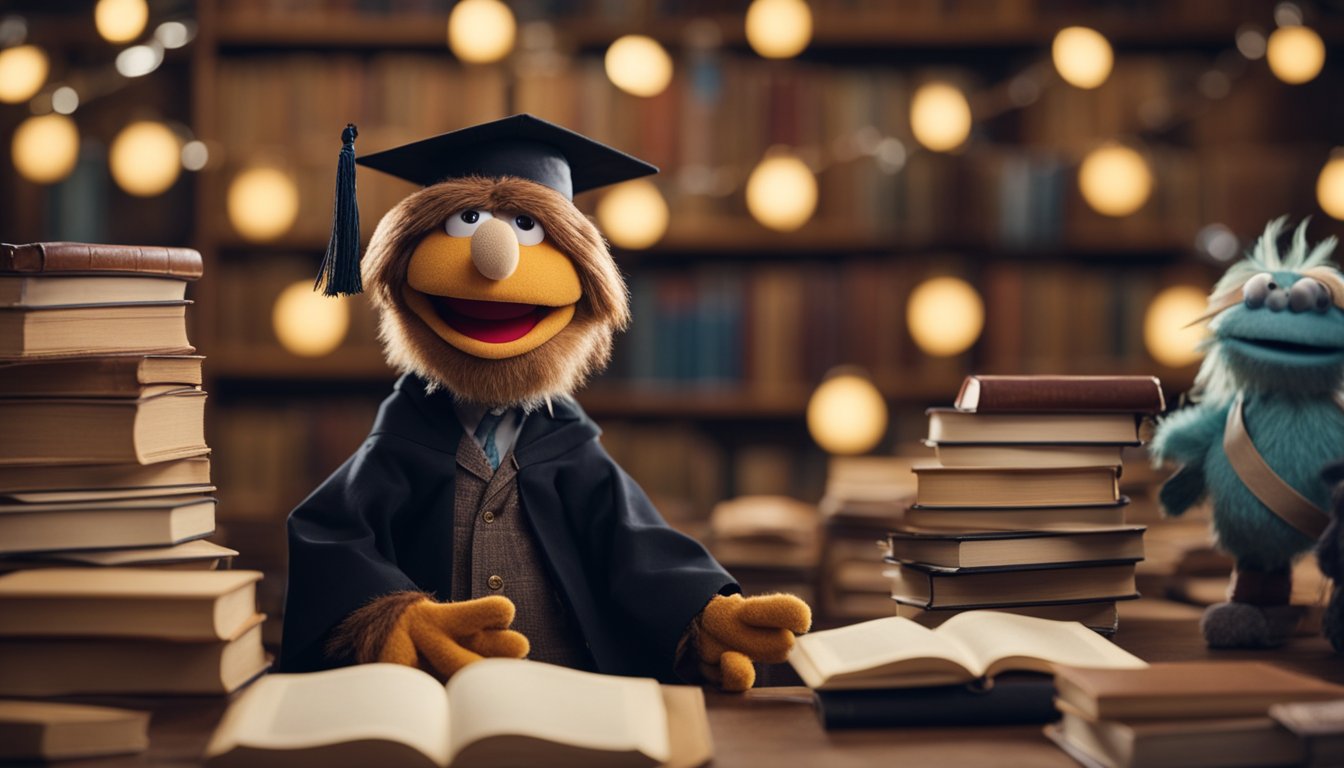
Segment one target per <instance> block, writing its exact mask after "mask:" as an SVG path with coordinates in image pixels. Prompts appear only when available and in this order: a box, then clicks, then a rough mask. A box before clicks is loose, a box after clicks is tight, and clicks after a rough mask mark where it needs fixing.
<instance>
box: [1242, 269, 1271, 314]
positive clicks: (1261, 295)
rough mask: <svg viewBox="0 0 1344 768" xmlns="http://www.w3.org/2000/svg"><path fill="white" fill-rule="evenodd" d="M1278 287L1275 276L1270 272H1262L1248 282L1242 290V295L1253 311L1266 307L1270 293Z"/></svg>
mask: <svg viewBox="0 0 1344 768" xmlns="http://www.w3.org/2000/svg"><path fill="white" fill-rule="evenodd" d="M1276 287H1277V286H1276V285H1275V284H1274V276H1273V275H1271V274H1269V273H1268V272H1261V273H1260V274H1258V275H1256V276H1254V277H1252V278H1251V279H1250V280H1247V281H1246V285H1245V287H1243V288H1242V289H1241V295H1242V297H1243V298H1245V300H1246V306H1248V307H1250V308H1251V309H1259V308H1260V307H1263V306H1264V305H1265V299H1267V298H1268V297H1269V292H1270V291H1272V290H1274V289H1275V288H1276Z"/></svg>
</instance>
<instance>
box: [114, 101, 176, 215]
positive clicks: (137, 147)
mask: <svg viewBox="0 0 1344 768" xmlns="http://www.w3.org/2000/svg"><path fill="white" fill-rule="evenodd" d="M181 152H182V150H181V147H180V146H179V145H178V141H177V135H176V134H174V133H173V131H172V129H170V128H169V127H168V126H166V125H164V124H163V123H156V122H154V121H152V120H142V121H140V122H136V123H131V124H130V125H128V126H126V127H125V128H123V129H121V132H120V133H118V134H117V137H116V138H115V139H113V140H112V146H111V147H110V148H109V149H108V153H107V164H108V168H109V169H111V171H112V180H113V181H115V182H117V186H119V187H121V188H122V189H123V190H125V191H126V192H128V193H129V194H132V195H135V196H137V197H153V196H155V195H161V194H163V193H164V192H166V191H168V189H169V188H170V187H172V186H173V182H175V181H177V177H178V175H179V173H180V171H181V169H182V159H181Z"/></svg>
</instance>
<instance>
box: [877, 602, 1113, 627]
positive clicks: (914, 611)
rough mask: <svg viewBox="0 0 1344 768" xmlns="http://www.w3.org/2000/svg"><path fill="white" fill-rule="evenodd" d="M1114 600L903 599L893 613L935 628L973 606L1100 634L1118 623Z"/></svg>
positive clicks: (966, 611) (981, 609) (982, 609)
mask: <svg viewBox="0 0 1344 768" xmlns="http://www.w3.org/2000/svg"><path fill="white" fill-rule="evenodd" d="M1115 603H1116V601H1114V600H1101V601H1096V602H1086V603H1053V604H1050V605H1005V606H1000V607H995V608H972V609H960V608H945V609H941V610H938V609H934V610H930V609H928V608H920V607H919V606H916V605H906V604H905V603H899V602H898V603H896V615H897V616H902V617H904V618H907V619H910V620H911V621H913V622H915V623H917V624H920V625H921V626H925V627H928V628H929V629H937V628H938V627H940V626H942V625H943V624H944V623H946V622H947V620H948V619H951V618H952V617H953V616H960V615H961V614H963V613H968V612H969V611H972V610H980V611H998V612H1002V613H1015V614H1017V615H1019V616H1032V617H1035V618H1038V619H1049V620H1051V621H1076V622H1078V623H1079V624H1082V625H1083V626H1085V627H1087V628H1088V629H1090V630H1092V631H1094V632H1101V633H1103V634H1107V635H1109V634H1113V633H1114V632H1115V630H1116V628H1117V627H1118V626H1119V624H1120V614H1119V612H1118V611H1116V608H1115Z"/></svg>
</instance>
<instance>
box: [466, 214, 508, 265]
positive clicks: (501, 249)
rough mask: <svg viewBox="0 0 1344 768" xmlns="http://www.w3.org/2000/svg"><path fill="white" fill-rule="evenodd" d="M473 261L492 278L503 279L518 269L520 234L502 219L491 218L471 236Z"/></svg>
mask: <svg viewBox="0 0 1344 768" xmlns="http://www.w3.org/2000/svg"><path fill="white" fill-rule="evenodd" d="M471 261H472V263H473V264H475V265H476V271H478V272H480V273H481V274H482V275H485V276H486V277H488V278H490V279H491V280H503V279H504V278H506V277H508V276H509V275H512V274H513V271H514V270H516V269H518V236H517V235H515V234H513V228H512V227H510V226H509V225H508V224H506V223H505V222H504V221H503V220H502V219H490V220H488V221H485V222H482V223H481V226H479V227H477V228H476V231H475V232H474V233H473V234H472V236H471Z"/></svg>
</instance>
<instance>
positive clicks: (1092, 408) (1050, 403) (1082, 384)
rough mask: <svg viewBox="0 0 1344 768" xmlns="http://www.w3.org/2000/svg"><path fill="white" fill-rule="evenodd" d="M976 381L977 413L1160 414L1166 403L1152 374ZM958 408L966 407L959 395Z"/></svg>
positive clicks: (1159, 385) (983, 378)
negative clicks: (1093, 377)
mask: <svg viewBox="0 0 1344 768" xmlns="http://www.w3.org/2000/svg"><path fill="white" fill-rule="evenodd" d="M977 380H978V381H979V383H980V398H979V402H978V403H977V404H976V406H975V408H974V410H975V412H976V413H1023V412H1027V413H1030V412H1096V411H1100V412H1124V413H1160V412H1161V411H1162V408H1163V405H1164V403H1163V398H1162V385H1161V384H1160V383H1159V382H1158V380H1157V379H1156V378H1152V377H1132V378H1131V377H1125V378H1103V379H1093V380H1082V379H1076V378H1074V379H1070V378H1055V377H1049V376H1041V377H1036V378H1029V379H1028V378H1023V379H996V378H993V377H978V378H977ZM964 391H965V390H964V389H963V392H964ZM957 407H958V408H963V403H962V400H961V398H960V397H958V399H957ZM967 410H969V409H967Z"/></svg>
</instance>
